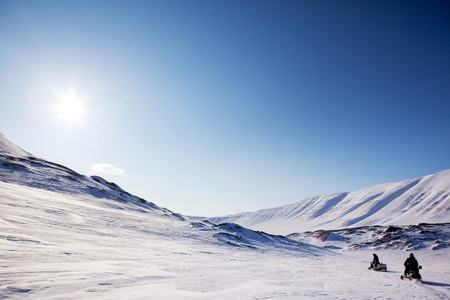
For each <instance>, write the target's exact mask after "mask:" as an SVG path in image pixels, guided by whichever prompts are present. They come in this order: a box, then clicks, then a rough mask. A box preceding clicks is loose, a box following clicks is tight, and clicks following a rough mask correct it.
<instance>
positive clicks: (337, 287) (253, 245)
mask: <svg viewBox="0 0 450 300" xmlns="http://www.w3.org/2000/svg"><path fill="white" fill-rule="evenodd" d="M2 143H3V145H2ZM367 232H369V231H367ZM356 234H359V233H358V232H357V233H356ZM446 236H448V234H447V235H444V238H446ZM297 238H298V237H297ZM359 238H361V236H359ZM304 242H305V243H303V242H302V241H300V240H294V239H288V238H286V237H283V236H276V235H270V234H266V233H263V232H257V231H253V230H250V229H247V228H244V227H241V226H239V225H236V224H221V225H215V224H212V223H210V222H206V221H201V220H194V219H190V218H188V217H185V216H182V215H180V214H177V213H174V212H172V211H170V210H169V209H166V208H162V207H159V206H157V205H156V204H154V203H151V202H148V201H146V200H145V199H142V198H139V197H136V196H134V195H131V194H129V193H127V192H126V191H124V190H122V189H121V188H120V187H118V186H117V185H115V184H113V183H111V182H107V181H105V180H104V179H102V178H100V177H96V176H92V177H87V176H84V175H81V174H78V173H76V172H74V171H73V170H70V169H69V168H67V167H65V166H61V165H59V164H56V163H52V162H48V161H46V160H44V159H41V158H37V157H35V156H32V155H31V154H30V153H27V152H25V151H23V150H22V149H20V148H18V147H17V146H15V145H14V144H13V143H11V142H9V141H8V140H7V139H6V138H5V137H4V136H1V135H0V299H403V298H407V299H449V297H450V261H449V259H450V249H449V248H448V247H425V248H421V249H419V250H417V251H416V250H414V253H415V256H416V257H417V259H418V260H419V263H420V264H421V265H422V266H423V269H422V271H421V274H422V277H423V280H422V281H409V280H401V279H400V275H401V274H402V272H403V262H404V260H405V259H406V257H407V256H408V254H409V252H408V251H405V250H401V249H395V250H392V249H391V250H387V249H383V248H382V247H381V248H379V247H378V248H377V247H365V248H360V249H356V250H349V249H350V248H345V247H341V248H340V249H336V248H330V247H324V244H323V243H321V242H318V241H317V240H315V239H312V238H311V237H306V238H305V240H304ZM309 242H311V243H309ZM313 244H314V245H313ZM432 249H436V250H432ZM373 252H376V253H377V254H378V256H379V257H380V260H381V261H382V262H383V263H386V264H387V266H388V272H386V273H379V272H375V271H370V270H368V266H369V263H370V261H371V259H372V253H373Z"/></svg>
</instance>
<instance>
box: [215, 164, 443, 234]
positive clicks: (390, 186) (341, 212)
mask: <svg viewBox="0 0 450 300" xmlns="http://www.w3.org/2000/svg"><path fill="white" fill-rule="evenodd" d="M208 220H209V221H210V222H213V223H220V222H234V223H238V224H240V225H242V226H245V227H248V228H251V229H254V230H263V231H265V232H269V233H272V234H283V235H286V234H290V233H298V232H305V231H310V230H319V229H323V230H332V229H340V228H347V227H359V226H370V225H410V224H412V223H413V224H418V223H448V222H450V170H445V171H442V172H439V173H436V174H433V175H428V176H424V177H421V178H416V179H411V180H405V181H400V182H392V183H385V184H380V185H376V186H373V187H368V188H365V189H362V190H359V191H355V192H351V193H341V194H330V195H323V196H318V197H312V198H308V199H305V200H302V201H299V202H296V203H294V204H290V205H285V206H281V207H276V208H269V209H263V210H259V211H256V212H248V213H239V214H234V215H229V216H224V217H213V218H208Z"/></svg>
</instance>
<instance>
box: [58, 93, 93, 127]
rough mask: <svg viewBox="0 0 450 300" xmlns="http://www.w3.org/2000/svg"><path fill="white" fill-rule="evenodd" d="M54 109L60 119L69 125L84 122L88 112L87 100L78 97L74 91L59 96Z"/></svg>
mask: <svg viewBox="0 0 450 300" xmlns="http://www.w3.org/2000/svg"><path fill="white" fill-rule="evenodd" d="M54 109H55V112H56V117H57V119H58V121H61V122H64V123H65V124H66V125H67V126H69V127H72V126H74V125H77V124H82V123H83V122H84V117H85V115H86V113H87V112H88V110H87V108H86V106H85V100H84V99H83V98H80V97H77V96H76V94H75V92H74V91H68V92H67V93H65V94H63V95H61V96H59V97H58V102H57V103H56V104H55V106H54Z"/></svg>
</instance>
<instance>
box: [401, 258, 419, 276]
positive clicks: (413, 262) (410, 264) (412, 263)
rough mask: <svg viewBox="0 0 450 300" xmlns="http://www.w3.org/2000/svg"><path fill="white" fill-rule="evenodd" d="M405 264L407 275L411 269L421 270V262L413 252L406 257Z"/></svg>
mask: <svg viewBox="0 0 450 300" xmlns="http://www.w3.org/2000/svg"><path fill="white" fill-rule="evenodd" d="M403 265H404V266H405V276H407V275H408V273H409V271H419V262H418V261H417V259H416V258H415V257H414V254H412V253H411V254H410V255H409V257H408V258H407V259H406V261H405V263H404V264H403Z"/></svg>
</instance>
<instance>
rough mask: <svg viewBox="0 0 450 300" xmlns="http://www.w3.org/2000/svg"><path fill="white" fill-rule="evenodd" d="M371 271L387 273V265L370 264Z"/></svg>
mask: <svg viewBox="0 0 450 300" xmlns="http://www.w3.org/2000/svg"><path fill="white" fill-rule="evenodd" d="M369 270H374V271H378V272H387V265H386V264H383V263H379V264H378V265H374V264H373V263H371V264H370V267H369Z"/></svg>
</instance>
